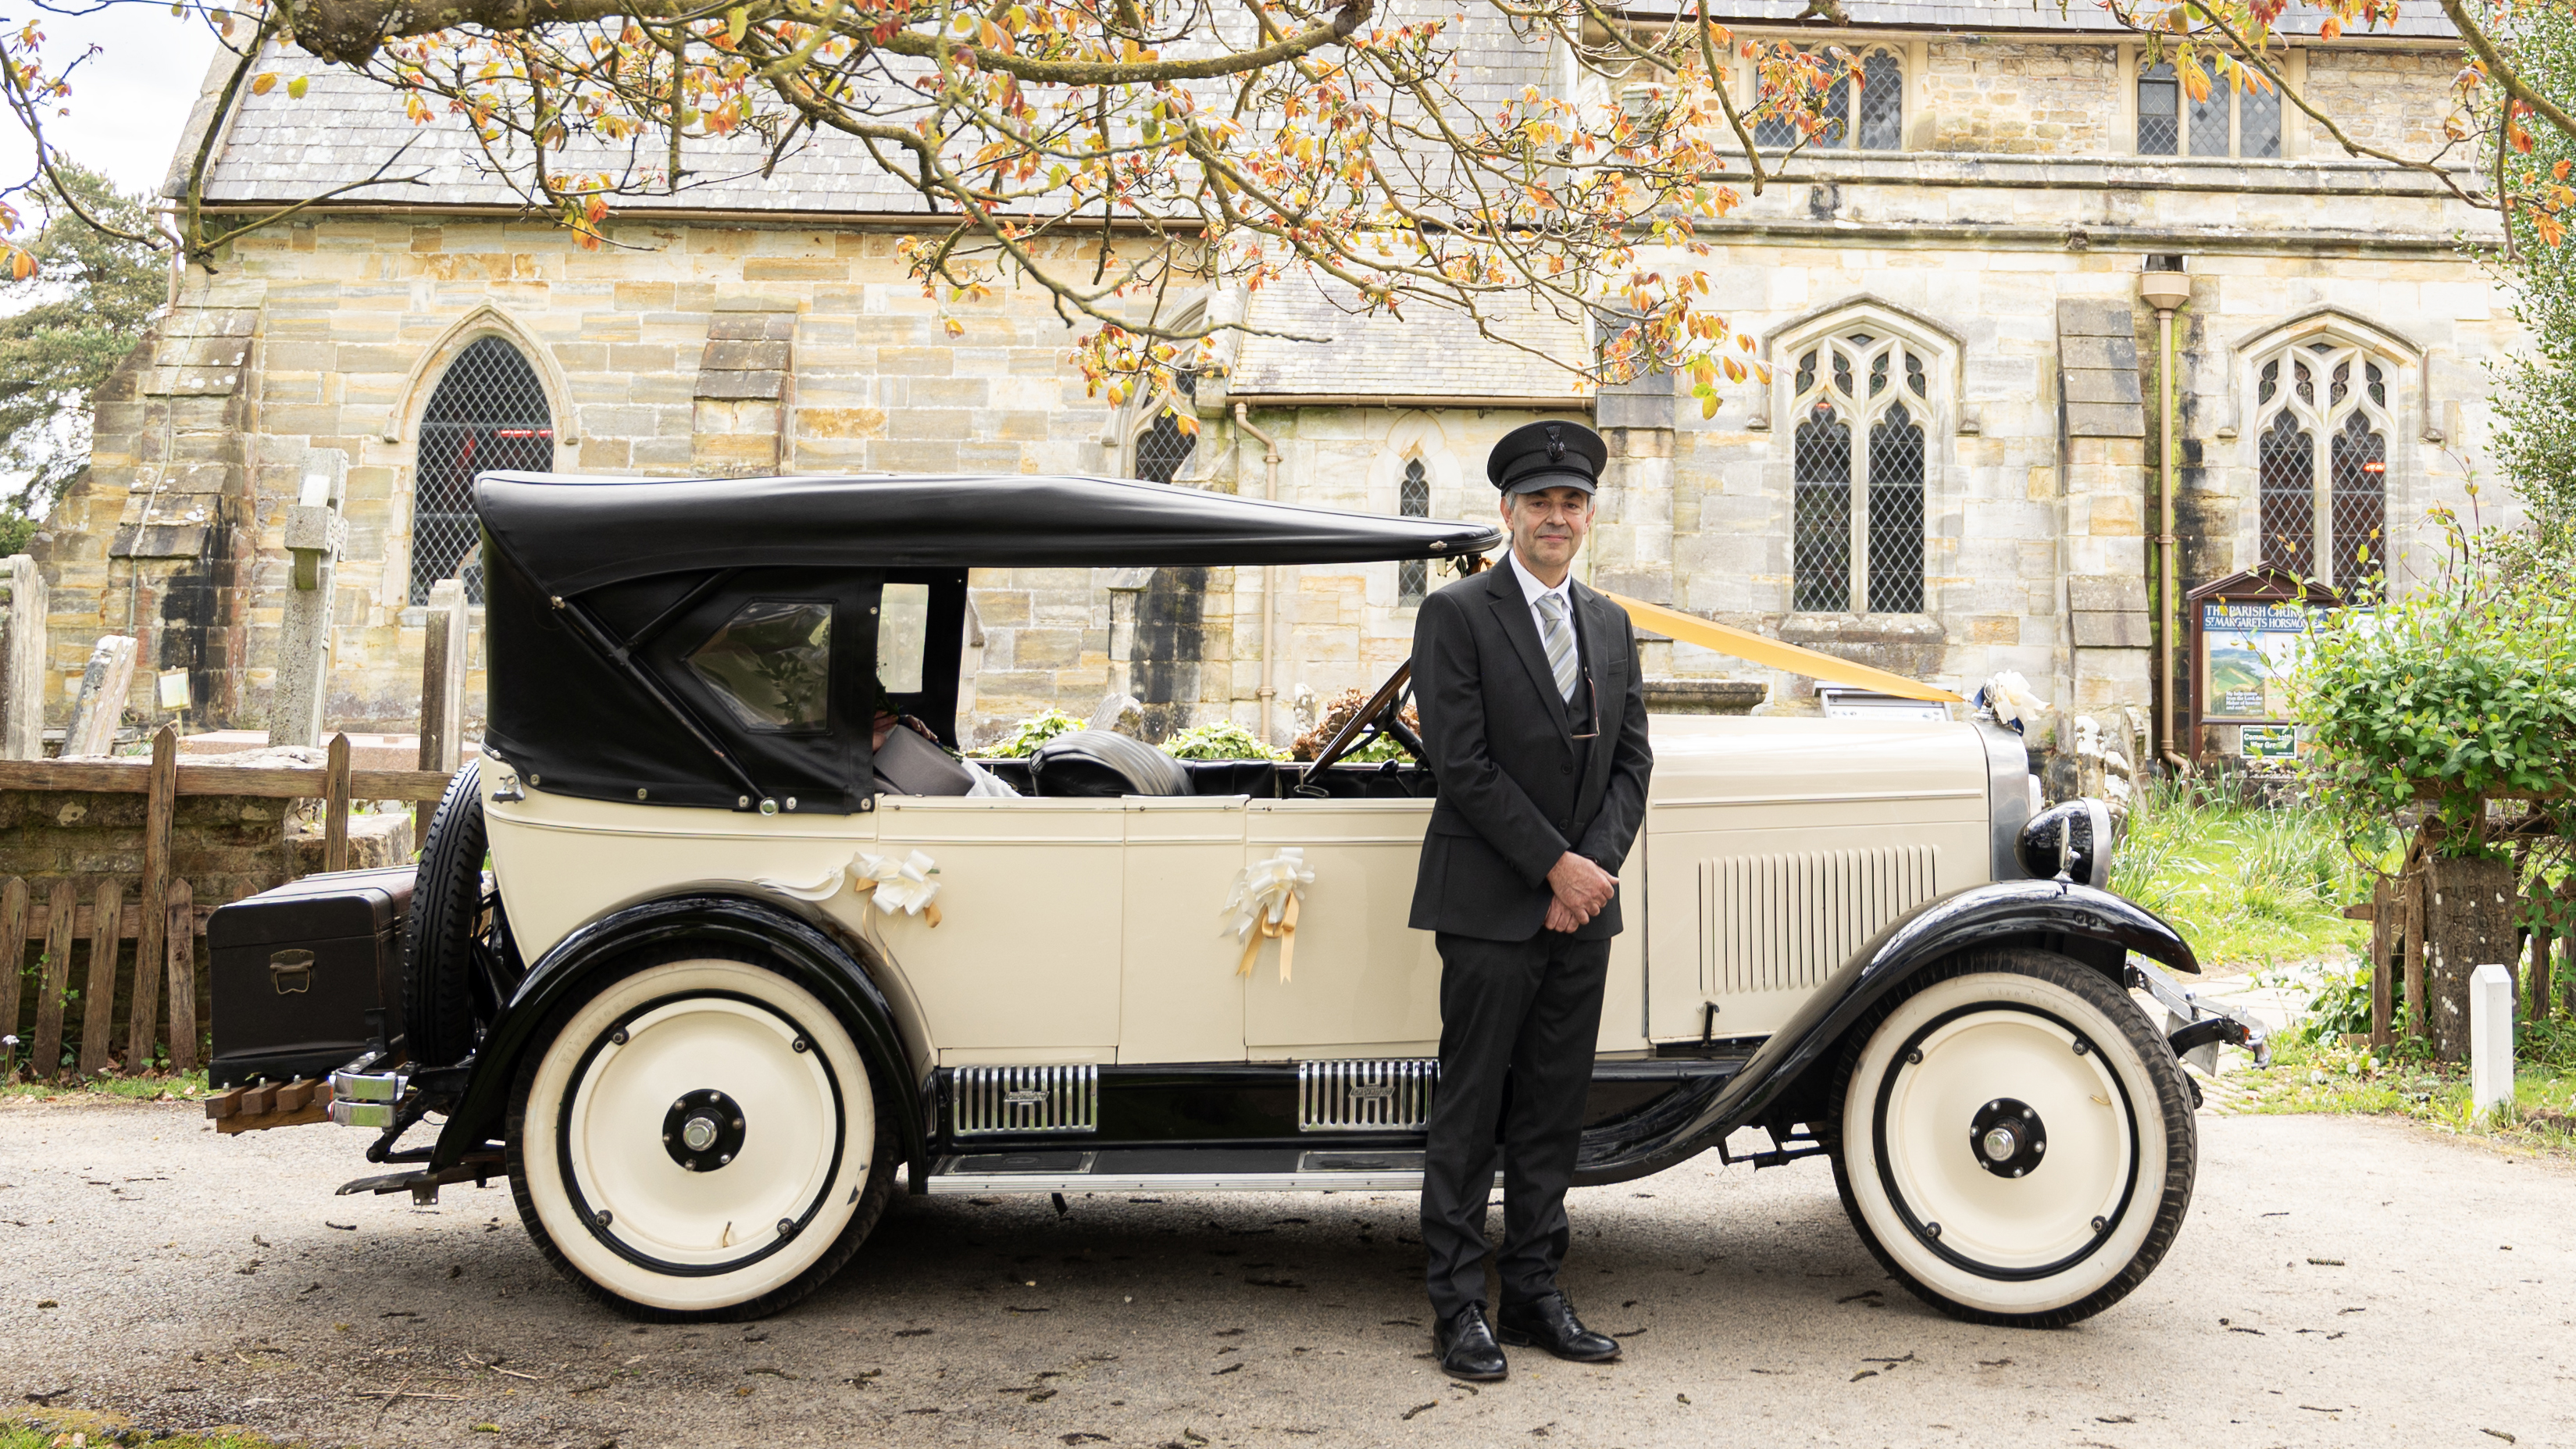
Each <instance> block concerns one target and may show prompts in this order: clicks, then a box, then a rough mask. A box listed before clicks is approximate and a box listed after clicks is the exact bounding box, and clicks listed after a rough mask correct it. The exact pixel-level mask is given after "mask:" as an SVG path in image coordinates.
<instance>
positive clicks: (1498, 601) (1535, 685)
mask: <svg viewBox="0 0 2576 1449" xmlns="http://www.w3.org/2000/svg"><path fill="white" fill-rule="evenodd" d="M1515 567H1516V566H1515V565H1513V564H1511V563H1508V562H1506V563H1502V564H1497V565H1495V566H1494V567H1493V568H1491V569H1489V570H1487V571H1486V573H1487V576H1488V577H1490V578H1492V579H1493V582H1492V583H1491V584H1488V585H1486V588H1485V602H1486V604H1487V605H1489V606H1490V607H1491V608H1492V609H1493V611H1494V615H1495V618H1496V619H1497V621H1499V622H1500V623H1501V625H1502V627H1503V637H1505V638H1507V639H1509V640H1511V641H1512V650H1513V652H1514V653H1517V654H1519V655H1520V657H1521V667H1522V668H1524V669H1526V670H1528V671H1529V680H1530V688H1531V689H1532V690H1533V691H1534V692H1535V693H1536V694H1537V696H1538V703H1539V707H1540V708H1541V709H1544V710H1546V711H1547V717H1548V718H1549V719H1551V720H1554V721H1555V722H1556V732H1557V735H1558V736H1559V737H1560V738H1562V739H1563V740H1564V741H1565V747H1566V748H1567V749H1568V750H1572V749H1573V748H1574V740H1573V737H1572V732H1571V731H1569V730H1568V729H1567V728H1566V726H1565V698H1564V696H1562V695H1560V694H1558V693H1557V692H1556V673H1555V671H1554V670H1551V669H1549V668H1548V667H1547V650H1546V648H1545V647H1544V646H1542V645H1541V644H1540V643H1539V638H1538V621H1537V620H1536V619H1534V618H1532V617H1530V606H1529V599H1528V597H1527V596H1526V595H1524V594H1523V593H1522V592H1521V580H1520V575H1519V573H1518V572H1516V571H1515Z"/></svg>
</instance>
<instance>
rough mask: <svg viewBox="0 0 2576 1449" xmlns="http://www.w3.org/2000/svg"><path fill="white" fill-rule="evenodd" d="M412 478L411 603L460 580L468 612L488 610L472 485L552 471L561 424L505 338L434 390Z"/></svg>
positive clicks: (482, 344) (469, 354) (458, 365)
mask: <svg viewBox="0 0 2576 1449" xmlns="http://www.w3.org/2000/svg"><path fill="white" fill-rule="evenodd" d="M417 456H418V465H417V466H416V467H415V468H414V469H413V470H412V505H411V602H413V603H415V604H426V603H428V602H429V586H430V585H432V584H434V583H437V582H438V581H439V580H441V579H451V578H460V577H461V578H462V579H463V580H464V583H465V597H466V601H467V602H469V603H475V604H479V603H481V602H483V569H482V565H481V562H480V560H479V559H478V558H477V557H476V554H477V553H478V551H479V548H478V546H479V545H480V544H481V543H482V541H483V526H482V524H481V523H480V522H478V521H477V520H476V519H475V517H474V477H475V475H476V474H478V473H487V472H495V471H502V470H509V471H516V472H530V473H543V472H550V471H552V470H553V468H554V465H555V424H554V417H553V415H552V414H551V413H550V412H549V411H548V410H547V408H546V392H545V389H544V388H542V387H540V386H538V384H537V373H536V369H534V368H532V367H530V366H528V359H526V358H525V357H522V356H520V355H519V349H517V348H515V347H513V346H511V345H510V344H509V343H508V342H507V341H505V340H504V339H502V338H499V337H479V338H476V339H475V340H474V341H473V342H472V343H470V344H468V345H467V347H466V349H465V350H464V351H463V352H460V353H458V354H456V360H455V361H453V362H451V363H449V364H448V365H447V372H446V373H445V375H443V376H441V377H440V378H439V380H438V390H437V391H436V392H433V393H431V394H430V395H429V407H428V408H427V409H426V410H424V411H423V412H422V414H421V419H420V451H419V453H418V455H417Z"/></svg>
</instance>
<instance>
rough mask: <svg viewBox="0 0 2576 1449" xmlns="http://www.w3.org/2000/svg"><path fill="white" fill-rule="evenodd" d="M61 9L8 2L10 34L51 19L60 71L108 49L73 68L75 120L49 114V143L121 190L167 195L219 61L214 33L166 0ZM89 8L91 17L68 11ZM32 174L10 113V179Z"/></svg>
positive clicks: (0, 15)
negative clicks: (84, 54)
mask: <svg viewBox="0 0 2576 1449" xmlns="http://www.w3.org/2000/svg"><path fill="white" fill-rule="evenodd" d="M52 3H53V5H54V6H55V7H56V8H52V9H48V8H43V7H39V6H37V5H35V4H32V3H30V0H5V3H0V24H5V27H6V29H7V30H8V31H10V32H13V33H14V32H15V31H16V30H17V29H18V28H19V27H20V26H22V25H25V24H26V23H27V22H28V21H30V20H34V21H38V22H41V24H42V25H43V28H44V32H45V46H44V52H43V53H44V56H45V60H46V63H47V65H48V67H49V68H51V69H53V70H55V71H57V72H59V71H60V70H61V68H62V67H63V66H64V65H65V64H67V63H68V62H69V61H71V60H72V58H73V57H75V56H77V55H78V54H80V52H81V51H82V50H84V49H86V48H87V47H89V46H91V45H96V46H97V47H98V48H99V53H98V54H97V55H95V56H92V57H91V58H90V59H88V60H87V61H85V62H83V63H82V64H81V66H80V68H79V69H77V70H75V71H73V72H72V95H71V100H70V102H69V106H70V110H71V114H70V115H68V116H51V117H47V118H46V121H45V135H46V138H47V139H48V140H49V141H51V142H52V143H53V146H54V149H55V150H56V151H57V152H58V153H60V154H62V155H66V156H69V157H71V158H72V159H73V160H75V161H78V162H80V163H81V164H82V165H84V166H88V167H91V168H93V169H96V170H99V171H104V172H106V173H107V174H108V176H109V177H111V178H112V179H114V181H115V182H116V185H117V188H118V189H119V190H121V191H127V192H133V191H143V192H157V191H159V190H160V187H161V180H162V178H163V177H164V176H166V175H168V174H169V170H170V156H171V153H172V152H173V151H175V150H176V149H177V148H178V144H179V131H180V128H181V127H183V126H184V125H186V124H187V120H188V109H189V107H190V106H192V105H194V104H195V103H196V99H197V87H198V85H199V83H200V82H202V81H203V80H204V79H205V74H206V64H207V62H208V61H209V60H210V59H212V57H213V55H214V51H215V40H214V36H213V34H212V33H211V32H209V31H208V30H207V28H206V23H205V22H204V21H203V20H201V19H199V18H198V17H197V15H196V14H195V13H194V9H193V7H191V13H190V14H188V15H187V16H185V17H181V16H175V15H172V14H171V13H170V7H169V5H168V4H167V3H166V0H163V3H153V0H100V3H94V4H90V5H83V4H80V3H78V0H52ZM84 10H85V11H88V12H90V13H87V14H73V13H68V12H73V11H84ZM30 169H31V166H30V162H29V146H28V142H27V137H26V134H25V133H24V132H23V131H21V130H20V129H19V128H18V126H17V124H16V123H15V121H14V120H8V119H7V118H6V117H5V116H4V115H0V183H14V182H17V181H21V180H24V179H25V178H26V176H27V174H28V172H29V170H30ZM22 209H26V208H22ZM30 210H31V209H30Z"/></svg>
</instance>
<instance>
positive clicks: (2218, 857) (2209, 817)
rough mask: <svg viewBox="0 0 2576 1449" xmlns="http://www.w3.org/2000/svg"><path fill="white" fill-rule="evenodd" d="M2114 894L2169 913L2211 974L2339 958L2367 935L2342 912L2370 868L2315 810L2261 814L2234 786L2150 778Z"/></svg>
mask: <svg viewBox="0 0 2576 1449" xmlns="http://www.w3.org/2000/svg"><path fill="white" fill-rule="evenodd" d="M2111 888H2112V889H2113V890H2115V891H2118V892H2119V893H2120V894H2122V895H2124V896H2127V897H2128V898H2129V899H2131V900H2133V901H2136V902H2137V903H2138V904H2140V905H2142V906H2145V907H2146V908H2147V909H2149V910H2151V911H2154V912H2156V913H2157V914H2158V915H2161V916H2163V917H2164V918H2165V919H2166V920H2168V921H2170V922H2172V923H2173V925H2174V927H2175V929H2177V930H2179V931H2181V932H2182V935H2183V939H2184V940H2187V941H2189V942H2190V943H2191V947H2192V950H2193V951H2194V952H2196V953H2198V955H2199V956H2200V959H2201V964H2202V966H2203V967H2204V968H2206V969H2210V970H2219V971H2230V970H2236V969H2240V968H2244V967H2266V966H2277V965H2285V964H2288V963H2290V962H2297V961H2314V960H2319V959H2333V960H2344V959H2347V958H2349V957H2350V956H2351V955H2352V954H2353V953H2354V952H2355V951H2356V950H2358V949H2360V948H2361V947H2362V946H2363V945H2365V944H2366V943H2367V942H2368V940H2369V938H2370V927H2369V926H2368V924H2366V923H2364V922H2361V921H2347V920H2345V919H2344V918H2343V908H2344V907H2345V906H2346V905H2348V904H2351V903H2353V902H2357V901H2366V900H2368V899H2370V879H2369V872H2368V871H2367V870H2365V869H2364V868H2363V867H2362V865H2361V863H2360V862H2359V861H2356V860H2354V859H2353V857H2352V853H2351V852H2350V851H2349V850H2347V849H2346V848H2345V846H2344V842H2343V839H2342V837H2341V836H2339V835H2337V834H2336V833H2335V831H2334V830H2333V829H2332V828H2331V827H2329V826H2328V825H2326V824H2325V823H2324V820H2323V817H2321V816H2319V815H2318V814H2317V813H2316V812H2315V811H2311V810H2297V809H2265V808H2263V807H2262V806H2260V805H2257V804H2255V803H2254V802H2252V801H2250V800H2248V799H2247V798H2246V797H2245V796H2244V795H2243V793H2241V791H2239V790H2237V789H2235V788H2234V787H2233V785H2232V784H2231V783H2229V782H2223V781H2222V782H2217V783H2214V784H2213V783H2208V782H2204V783H2201V784H2199V785H2196V786H2195V785H2191V784H2187V783H2181V782H2176V781H2171V780H2157V781H2153V782H2151V783H2150V784H2149V785H2148V786H2147V788H2146V790H2145V791H2144V792H2143V794H2142V795H2141V797H2140V799H2139V802H2138V807H2137V809H2136V810H2134V811H2133V812H2131V814H2130V817H2129V833H2128V838H2127V839H2126V840H2124V841H2123V842H2122V843H2121V846H2120V853H2119V855H2118V856H2117V857H2115V858H2114V861H2113V864H2112V874H2111Z"/></svg>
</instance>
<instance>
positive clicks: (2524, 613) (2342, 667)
mask: <svg viewBox="0 0 2576 1449" xmlns="http://www.w3.org/2000/svg"><path fill="white" fill-rule="evenodd" d="M2433 522H2434V523H2435V525H2436V526H2438V527H2440V528H2442V529H2443V530H2444V531H2445V533H2446V536H2447V541H2448V547H2447V550H2446V554H2445V557H2444V559H2443V560H2442V562H2441V563H2440V565H2439V566H2437V567H2436V568H2435V569H2434V570H2433V571H2432V573H2431V575H2430V577H2428V578H2427V579H2426V580H2424V582H2423V584H2422V585H2421V587H2419V588H2418V589H2416V590H2414V591H2413V592H2411V593H2409V594H2407V595H2405V596H2403V597H2401V598H2399V599H2397V600H2395V601H2392V602H2389V603H2387V604H2384V605H2382V606H2380V607H2378V608H2375V609H2369V610H2362V609H2352V610H2343V611H2329V612H2320V613H2319V614H2318V615H2317V617H2316V618H2315V620H2314V621H2313V627H2312V630H2311V633H2310V634H2309V636H2308V639H2309V642H2308V647H2307V649H2306V651H2305V653H2304V655H2303V656H2302V659H2301V663H2300V666H2299V668H2298V670H2297V671H2296V673H2295V674H2294V676H2293V678H2292V681H2291V693H2292V700H2293V704H2294V708H2295V709H2296V711H2297V715H2298V718H2299V720H2300V722H2301V723H2303V724H2305V725H2307V726H2308V729H2309V732H2310V738H2311V740H2312V741H2313V743H2314V752H2313V754H2312V756H2311V757H2310V760H2309V763H2308V769H2309V772H2310V778H2311V779H2312V781H2313V782H2314V783H2315V784H2316V785H2317V786H2318V787H2319V793H2320V795H2321V797H2322V799H2323V800H2324V802H2325V803H2326V804H2327V806H2328V807H2329V808H2331V809H2333V810H2335V811H2336V812H2337V813H2338V814H2340V815H2343V816H2344V817H2345V818H2346V819H2347V820H2349V821H2352V822H2353V823H2355V824H2370V823H2377V822H2385V821H2387V820H2388V819H2390V818H2391V817H2392V816H2394V815H2395V814H2396V813H2397V812H2398V811H2399V810H2401V809H2404V808H2407V807H2408V806H2411V805H2416V804H2419V803H2421V804H2423V805H2425V806H2427V807H2428V808H2430V809H2432V810H2434V811H2436V812H2437V813H2438V816H2439V818H2440V821H2441V824H2442V826H2443V828H2442V829H2441V830H2439V831H2437V832H2436V836H2437V841H2438V844H2437V848H2439V849H2440V850H2442V851H2443V853H2445V854H2452V855H2466V854H2481V853H2484V851H2485V848H2486V847H2485V821H2486V810H2485V806H2484V803H2483V802H2484V801H2485V800H2486V799H2488V798H2490V797H2494V796H2499V795H2514V794H2522V793H2524V792H2540V793H2547V792H2552V791H2564V790H2567V789H2569V788H2571V786H2576V550H2570V549H2569V548H2567V547H2566V540H2565V535H2564V531H2563V530H2555V529H2544V530H2542V531H2541V532H2540V533H2538V534H2536V535H2535V534H2534V533H2530V532H2522V533H2508V532H2504V531H2500V530H2491V531H2488V532H2485V533H2478V534H2472V533H2470V532H2468V531H2467V530H2465V529H2463V528H2462V527H2461V526H2460V525H2459V523H2458V521H2457V519H2456V518H2455V517H2454V516H2452V515H2451V514H2449V513H2448V512H2447V511H2444V510H2440V509H2436V510H2435V511H2434V514H2433Z"/></svg>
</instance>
